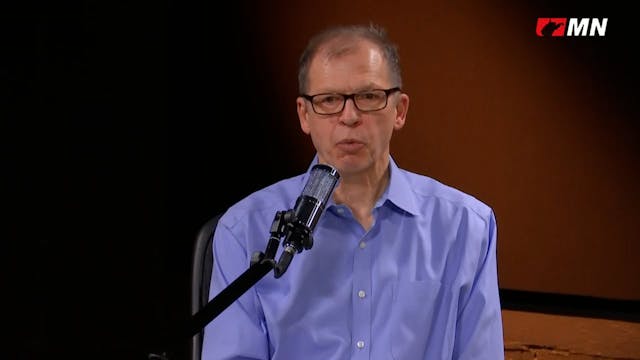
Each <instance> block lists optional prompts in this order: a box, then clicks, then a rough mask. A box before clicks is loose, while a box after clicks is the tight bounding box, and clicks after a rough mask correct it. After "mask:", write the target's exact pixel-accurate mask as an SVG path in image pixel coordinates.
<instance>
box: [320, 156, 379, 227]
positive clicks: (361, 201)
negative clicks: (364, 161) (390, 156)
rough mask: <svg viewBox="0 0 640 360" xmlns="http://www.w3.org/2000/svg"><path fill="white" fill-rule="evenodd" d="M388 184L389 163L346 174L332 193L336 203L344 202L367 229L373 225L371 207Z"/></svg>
mask: <svg viewBox="0 0 640 360" xmlns="http://www.w3.org/2000/svg"><path fill="white" fill-rule="evenodd" d="M387 184H389V163H388V162H387V164H386V165H385V166H381V167H379V168H374V169H372V170H371V171H368V172H366V173H363V174H350V175H349V174H346V176H342V177H341V179H340V184H339V185H338V187H337V188H336V190H335V192H334V193H333V199H334V201H335V203H336V204H344V205H346V206H348V207H349V208H350V209H351V212H352V213H353V215H354V216H355V218H356V219H357V220H358V222H359V223H360V224H361V225H362V227H364V228H365V229H366V230H368V229H369V228H370V227H371V226H372V225H373V207H374V206H375V204H376V201H377V200H378V199H379V198H380V196H381V195H382V193H383V192H384V190H385V189H386V187H387Z"/></svg>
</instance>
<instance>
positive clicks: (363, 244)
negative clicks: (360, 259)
mask: <svg viewBox="0 0 640 360" xmlns="http://www.w3.org/2000/svg"><path fill="white" fill-rule="evenodd" d="M365 247H367V243H366V242H364V241H360V249H364V248H365Z"/></svg>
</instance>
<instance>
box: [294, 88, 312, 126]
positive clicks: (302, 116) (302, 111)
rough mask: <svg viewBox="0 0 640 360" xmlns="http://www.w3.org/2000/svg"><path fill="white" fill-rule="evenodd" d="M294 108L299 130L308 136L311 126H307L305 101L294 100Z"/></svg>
mask: <svg viewBox="0 0 640 360" xmlns="http://www.w3.org/2000/svg"><path fill="white" fill-rule="evenodd" d="M296 107H297V110H298V120H300V128H301V129H302V131H303V132H304V133H305V134H307V135H309V133H310V132H311V126H310V125H309V119H308V118H309V112H308V111H307V104H306V101H305V99H303V98H301V97H298V98H297V99H296Z"/></svg>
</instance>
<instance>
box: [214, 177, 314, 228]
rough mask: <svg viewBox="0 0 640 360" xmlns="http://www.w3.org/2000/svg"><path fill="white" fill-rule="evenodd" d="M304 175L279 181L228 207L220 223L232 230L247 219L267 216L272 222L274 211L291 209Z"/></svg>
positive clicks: (299, 190)
mask: <svg viewBox="0 0 640 360" xmlns="http://www.w3.org/2000/svg"><path fill="white" fill-rule="evenodd" d="M303 177H304V174H301V175H297V176H294V177H290V178H287V179H283V180H280V181H278V182H276V183H273V184H271V185H269V186H266V187H264V188H262V189H259V190H257V191H255V192H253V193H251V194H249V195H248V196H246V197H245V198H243V199H241V200H240V201H238V202H236V203H235V204H233V205H232V206H230V207H229V208H228V209H227V211H226V212H225V213H224V214H223V216H222V217H221V218H220V222H221V223H223V224H224V225H226V226H227V227H228V228H233V227H234V226H235V225H236V224H238V223H239V222H243V221H245V222H246V220H247V219H248V218H261V217H265V216H268V217H270V219H267V220H272V218H273V216H274V214H275V212H276V211H280V210H288V209H290V208H293V206H294V205H295V201H296V199H297V197H298V195H299V194H300V192H301V189H302V181H303Z"/></svg>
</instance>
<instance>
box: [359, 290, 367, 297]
mask: <svg viewBox="0 0 640 360" xmlns="http://www.w3.org/2000/svg"><path fill="white" fill-rule="evenodd" d="M365 296H367V293H365V292H364V290H360V291H358V297H359V298H360V299H364V297H365Z"/></svg>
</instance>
